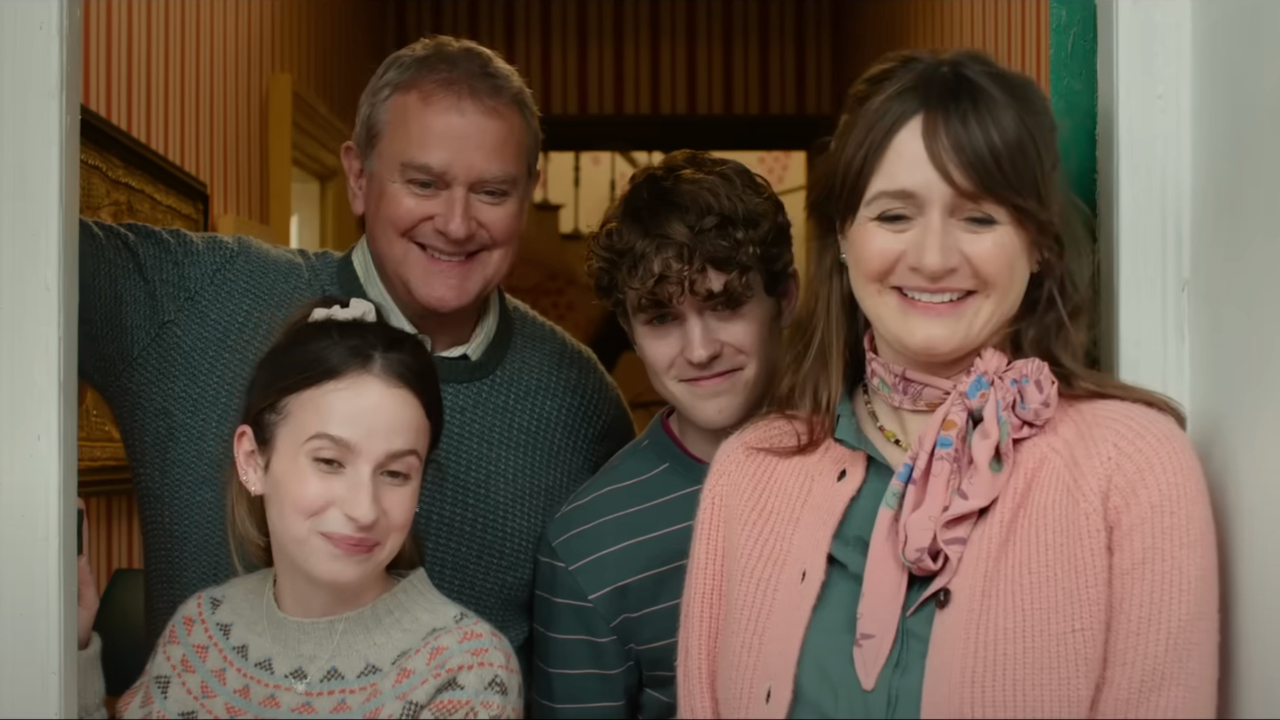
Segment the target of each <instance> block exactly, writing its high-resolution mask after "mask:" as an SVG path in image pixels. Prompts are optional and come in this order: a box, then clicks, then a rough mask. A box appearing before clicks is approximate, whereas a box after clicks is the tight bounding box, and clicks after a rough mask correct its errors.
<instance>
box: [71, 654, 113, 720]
mask: <svg viewBox="0 0 1280 720" xmlns="http://www.w3.org/2000/svg"><path fill="white" fill-rule="evenodd" d="M79 666H80V678H79V681H78V683H79V686H78V688H77V690H78V691H79V692H78V694H79V700H78V702H77V706H78V710H79V712H77V713H76V717H79V718H89V720H106V718H107V706H106V697H107V690H106V681H105V679H104V678H103V676H102V638H100V637H98V633H93V635H91V636H90V640H89V647H87V648H85V649H84V650H81V651H80V656H79Z"/></svg>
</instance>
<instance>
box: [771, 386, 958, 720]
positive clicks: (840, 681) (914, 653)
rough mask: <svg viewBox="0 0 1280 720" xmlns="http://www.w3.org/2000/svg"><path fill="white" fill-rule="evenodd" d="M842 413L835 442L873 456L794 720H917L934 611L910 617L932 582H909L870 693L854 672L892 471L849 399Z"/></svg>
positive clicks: (812, 635)
mask: <svg viewBox="0 0 1280 720" xmlns="http://www.w3.org/2000/svg"><path fill="white" fill-rule="evenodd" d="M836 413H837V414H836V426H835V439H836V440H837V441H838V442H840V443H843V444H844V445H845V446H846V447H849V448H852V449H854V450H861V451H863V452H865V453H867V477H866V480H864V481H863V483H862V487H861V488H860V489H859V490H858V494H857V495H856V496H855V497H854V498H853V501H852V502H850V503H849V507H848V508H847V509H846V510H845V512H844V517H843V519H841V521H840V525H839V527H838V528H836V533H835V536H834V537H833V538H832V540H831V553H830V555H828V556H827V576H826V579H825V580H823V583H822V590H821V592H820V593H819V595H818V602H817V604H816V605H815V606H814V609H813V616H812V617H811V618H810V619H809V627H808V630H807V631H806V632H805V637H804V644H803V646H802V647H801V650H800V662H799V664H798V665H797V667H796V684H795V695H794V697H793V699H792V702H791V709H790V712H789V714H788V717H792V718H919V717H920V696H921V690H922V688H923V686H924V664H925V658H926V657H927V656H928V653H929V635H930V632H931V631H932V630H933V616H934V613H935V611H936V607H935V605H934V604H933V603H932V602H926V603H923V604H922V605H921V606H920V607H919V608H918V609H917V610H916V611H915V613H914V614H912V615H911V616H909V617H908V616H907V615H906V614H905V612H906V610H908V609H910V607H911V606H912V605H913V604H914V603H915V602H916V600H918V599H919V598H920V596H921V595H923V594H924V592H925V591H926V590H927V589H928V587H929V582H930V581H931V578H920V577H916V576H914V575H912V576H911V579H910V584H909V585H908V586H907V597H906V602H905V607H904V608H903V612H904V614H903V617H902V620H901V621H900V622H899V625H898V633H897V637H896V639H895V640H894V644H893V650H892V651H891V652H890V653H889V658H888V660H887V661H886V663H885V666H884V669H883V670H882V671H881V672H880V679H879V680H878V681H877V682H876V686H875V687H874V688H873V689H872V690H871V691H870V692H867V691H865V690H863V689H862V684H861V683H860V682H859V681H858V675H857V673H856V672H855V671H854V669H853V640H854V637H855V636H856V628H855V621H854V620H855V615H856V614H857V609H858V595H859V594H860V593H861V591H862V571H863V568H864V567H865V566H866V564H867V548H868V547H869V546H870V539H871V530H872V528H874V527H875V522H876V514H877V513H878V512H879V510H880V501H881V500H882V499H883V498H884V494H885V491H886V490H887V489H888V488H889V481H890V479H892V477H893V468H891V467H890V466H889V464H888V463H887V462H885V459H884V456H883V455H881V454H880V451H879V450H878V449H876V447H875V445H873V444H872V443H871V439H870V438H868V437H867V435H866V433H864V432H863V431H862V428H861V427H860V426H859V425H858V419H857V416H856V415H854V412H853V406H852V404H851V403H850V401H849V398H848V395H847V394H846V396H845V397H844V398H842V399H841V401H840V405H839V407H838V408H837V410H836Z"/></svg>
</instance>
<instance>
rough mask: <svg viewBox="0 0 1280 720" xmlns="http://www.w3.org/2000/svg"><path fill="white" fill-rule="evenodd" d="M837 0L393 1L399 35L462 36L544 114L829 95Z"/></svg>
mask: <svg viewBox="0 0 1280 720" xmlns="http://www.w3.org/2000/svg"><path fill="white" fill-rule="evenodd" d="M849 5H852V3H846V2H841V0H716V1H715V2H704V1H702V0H628V1H627V2H599V1H597V0H481V1H476V0H463V1H462V2H412V1H407V0H399V1H398V2H396V7H397V13H398V20H397V28H398V31H399V35H398V36H397V40H398V43H399V44H405V43H408V42H409V41H411V40H413V39H415V38H417V37H421V36H423V35H427V34H431V33H442V34H449V35H460V36H464V37H469V38H473V39H475V40H477V41H479V42H480V43H482V44H485V45H487V46H489V47H492V48H493V49H495V50H497V51H499V52H501V53H502V54H503V55H504V56H505V57H506V58H507V59H508V60H510V61H511V62H512V63H514V64H515V66H516V67H517V68H519V69H520V71H521V72H522V73H523V74H524V75H525V77H526V78H527V79H528V80H529V83H530V85H531V86H532V87H533V90H534V92H535V93H536V94H537V96H538V103H539V105H540V107H541V109H542V111H543V112H544V113H545V114H549V115H578V114H584V115H612V114H623V113H626V114H642V115H643V114H677V115H679V114H697V115H706V114H712V115H714V114H728V113H735V114H741V113H745V114H798V115H812V114H817V115H822V114H826V113H829V112H831V111H832V110H833V109H834V106H833V105H832V97H833V94H832V93H833V90H834V89H835V88H836V85H835V81H836V77H835V69H836V64H835V44H836V42H837V38H836V36H835V35H834V34H833V33H830V32H825V31H824V29H825V28H832V27H836V26H837V23H838V22H839V17H840V16H841V15H842V13H844V12H846V10H845V8H846V6H849Z"/></svg>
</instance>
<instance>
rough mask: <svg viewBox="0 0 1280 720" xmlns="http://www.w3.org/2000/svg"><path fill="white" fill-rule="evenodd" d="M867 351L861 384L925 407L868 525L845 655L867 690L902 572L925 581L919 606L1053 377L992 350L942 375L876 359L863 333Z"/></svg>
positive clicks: (888, 636)
mask: <svg viewBox="0 0 1280 720" xmlns="http://www.w3.org/2000/svg"><path fill="white" fill-rule="evenodd" d="M865 347H866V351H867V378H866V382H867V387H868V389H870V390H871V391H872V392H874V393H875V394H876V395H878V396H879V397H880V398H881V399H883V400H884V401H885V402H887V403H888V404H889V405H891V406H893V407H896V408H899V409H903V410H913V411H929V412H932V413H933V415H932V417H931V418H930V419H929V423H928V425H926V426H925V429H924V430H923V431H922V432H921V433H920V436H919V437H918V438H916V439H915V441H914V442H913V443H912V445H911V448H910V450H909V451H908V452H907V459H906V462H904V463H903V465H902V467H901V468H899V470H898V472H897V473H896V474H895V475H894V477H893V479H892V480H891V481H890V483H889V488H888V490H887V491H886V492H885V497H884V501H883V502H882V503H881V506H880V513H879V515H878V517H877V518H876V525H875V528H874V530H873V531H872V536H871V547H870V548H869V550H868V557H867V566H866V570H865V572H864V575H863V585H862V595H861V597H860V598H859V601H858V614H857V625H858V627H857V638H858V640H857V642H856V643H855V645H854V651H853V660H854V666H855V669H856V670H857V672H858V678H859V681H860V682H861V683H862V687H863V688H864V689H866V690H871V689H872V688H873V687H875V683H876V680H877V678H878V676H879V674H880V670H881V668H883V666H884V663H885V661H886V660H887V658H888V656H889V652H890V650H891V649H892V647H893V642H894V638H895V636H896V633H897V627H898V622H899V620H900V618H901V614H902V604H903V602H904V599H905V597H906V590H907V581H908V574H911V575H917V576H922V577H933V581H932V583H931V584H930V586H929V589H928V591H927V592H926V593H925V595H924V596H922V597H921V600H920V602H923V601H924V599H926V598H928V597H929V595H931V594H933V593H934V592H936V591H937V590H938V589H940V588H941V587H943V586H944V585H946V584H947V582H948V581H949V580H950V579H951V577H952V575H954V574H955V571H956V567H957V566H958V564H959V563H960V559H961V557H962V556H963V555H964V550H965V546H966V545H967V544H968V541H969V534H970V532H972V530H973V526H974V523H976V522H977V519H978V516H979V515H980V514H981V512H982V511H983V510H985V509H986V508H987V507H988V506H990V505H991V503H992V502H994V501H995V499H996V497H998V496H999V494H1000V491H1001V490H1002V489H1003V488H1004V486H1005V484H1006V482H1007V481H1008V478H1009V476H1010V473H1011V472H1012V469H1013V462H1014V453H1013V447H1014V442H1015V441H1018V440H1022V439H1025V438H1028V437H1031V436H1033V435H1035V434H1037V433H1039V432H1040V430H1041V428H1043V427H1044V424H1045V423H1046V422H1047V421H1048V420H1049V418H1050V417H1052V416H1053V412H1054V410H1055V409H1056V408H1057V404H1058V381H1057V379H1056V378H1054V376H1053V373H1052V371H1051V370H1050V369H1049V365H1048V364H1047V363H1045V362H1044V361H1043V360H1040V359H1038V358H1024V359H1020V360H1014V361H1010V360H1009V358H1008V357H1007V356H1006V355H1005V354H1004V353H1002V352H1000V351H999V350H996V349H994V348H987V349H985V350H983V351H982V352H981V353H979V354H978V357H977V359H976V360H975V361H974V363H973V365H972V366H971V367H970V369H969V370H968V371H967V372H965V373H964V374H963V375H961V376H959V377H958V378H953V379H943V378H937V377H933V376H930V375H925V374H923V373H917V372H914V371H912V370H908V369H906V368H905V367H902V366H900V365H895V364H893V363H890V362H888V361H886V360H884V359H882V358H880V357H879V356H878V355H876V354H875V350H874V340H873V337H872V335H871V334H870V333H868V334H867V338H866V340H865ZM917 605H919V603H917ZM914 609H915V608H914V607H913V608H912V609H911V610H912V611H914Z"/></svg>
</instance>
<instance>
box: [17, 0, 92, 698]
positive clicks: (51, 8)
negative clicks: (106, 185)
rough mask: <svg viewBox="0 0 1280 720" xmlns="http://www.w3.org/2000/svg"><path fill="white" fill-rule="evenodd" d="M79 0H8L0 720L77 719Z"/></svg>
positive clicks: (80, 49)
mask: <svg viewBox="0 0 1280 720" xmlns="http://www.w3.org/2000/svg"><path fill="white" fill-rule="evenodd" d="M80 27H81V7H80V0H0V717H74V716H76V712H77V709H78V708H77V699H76V680H77V664H76V659H77V655H76V630H75V628H76V623H75V608H76V569H75V568H76V565H75V554H76V550H75V548H76V532H75V518H76V509H75V508H76V504H75V497H76V425H77V423H76V399H77V389H76V319H77V314H78V313H77V311H78V308H77V301H78V287H77V282H78V281H77V278H78V274H77V242H76V237H77V224H76V222H77V218H78V215H79V208H80V203H79V184H80V169H79V167H80V166H79V154H80V57H81V51H82V48H81V29H80Z"/></svg>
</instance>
